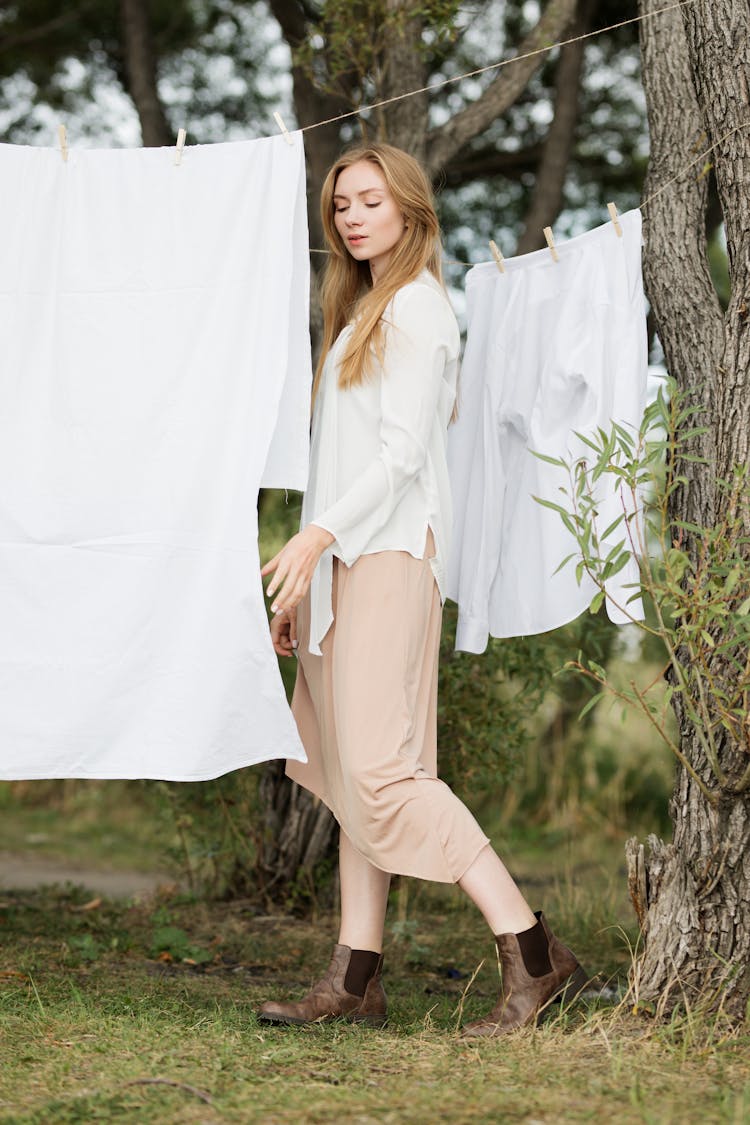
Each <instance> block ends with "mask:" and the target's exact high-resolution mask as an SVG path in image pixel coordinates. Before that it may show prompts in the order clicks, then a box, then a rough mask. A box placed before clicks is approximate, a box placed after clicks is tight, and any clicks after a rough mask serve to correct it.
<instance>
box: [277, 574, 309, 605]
mask: <svg viewBox="0 0 750 1125" xmlns="http://www.w3.org/2000/svg"><path fill="white" fill-rule="evenodd" d="M309 585H310V578H309V577H308V575H306V574H304V573H302V574H299V573H295V572H294V571H291V572H290V574H289V575H288V576H287V578H286V580H285V581H284V583H283V585H282V586H281V589H280V590H279V592H278V594H277V595H276V597H275V598H274V600H273V602H272V603H271V609H272V610H273V612H274V613H290V612H291V611H292V610H296V608H297V606H298V605H299V603H300V602H301V601H302V599H303V597H304V596H305V593H306V591H307V588H308V586H309ZM268 593H269V594H271V590H270V588H269V590H268Z"/></svg>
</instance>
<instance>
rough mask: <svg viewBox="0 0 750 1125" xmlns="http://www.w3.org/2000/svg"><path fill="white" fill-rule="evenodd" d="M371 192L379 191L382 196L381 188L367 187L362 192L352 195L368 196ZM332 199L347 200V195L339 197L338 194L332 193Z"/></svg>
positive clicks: (339, 194)
mask: <svg viewBox="0 0 750 1125" xmlns="http://www.w3.org/2000/svg"><path fill="white" fill-rule="evenodd" d="M372 191H379V192H380V193H381V195H382V193H383V188H381V187H368V188H364V189H363V190H362V191H355V193H354V194H355V195H369V194H370V192H372ZM333 198H334V199H348V198H349V196H348V195H341V193H340V192H334V195H333Z"/></svg>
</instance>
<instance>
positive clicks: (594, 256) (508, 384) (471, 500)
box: [448, 210, 648, 652]
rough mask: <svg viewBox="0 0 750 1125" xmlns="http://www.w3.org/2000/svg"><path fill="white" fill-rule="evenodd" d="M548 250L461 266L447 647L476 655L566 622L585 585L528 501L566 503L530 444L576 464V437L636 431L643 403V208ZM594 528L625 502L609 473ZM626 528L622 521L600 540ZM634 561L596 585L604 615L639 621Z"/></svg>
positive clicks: (584, 600) (569, 542)
mask: <svg viewBox="0 0 750 1125" xmlns="http://www.w3.org/2000/svg"><path fill="white" fill-rule="evenodd" d="M620 223H621V226H622V231H623V237H622V238H618V236H617V233H616V231H615V229H614V225H613V224H612V223H607V224H606V225H605V226H602V227H600V228H597V229H596V230H593V231H589V232H587V233H586V234H583V235H581V236H580V237H578V238H574V239H572V240H571V241H569V242H567V243H564V244H563V245H561V246H559V247H558V254H559V258H560V260H559V262H555V261H553V259H552V257H551V255H550V253H549V251H548V250H539V251H536V252H534V253H532V254H525V255H522V256H520V257H518V258H510V259H506V262H505V267H506V272H505V274H500V272H499V271H498V269H497V267H496V266H495V264H494V263H486V264H482V265H479V266H475V267H474V268H473V269H471V270H470V271H469V273H468V275H467V283H466V294H467V319H468V332H467V340H466V349H465V354H464V361H463V366H462V373H461V382H460V386H459V417H458V421H457V423H456V424H455V425H454V426H452V427H451V429H450V432H449V443H448V460H449V469H450V479H451V485H452V488H453V501H454V506H455V511H456V519H455V521H454V538H453V549H452V552H451V556H450V562H449V566H448V596H449V597H450V598H452V599H453V600H455V601H457V602H458V606H459V620H458V629H457V634H456V648H458V649H462V650H464V651H467V652H483V651H484V650H485V648H486V646H487V640H488V636H489V635H492V636H493V637H513V636H522V635H528V634H534V633H542V632H545V631H547V630H549V629H554V628H557V627H558V626H560V625H564V624H566V623H567V622H569V621H572V620H574V619H575V618H576V617H577V616H578V615H579V614H580V613H582V612H583V611H584V610H585V609H586V608H587V607H588V606H589V605H590V603H591V599H592V597H593V595H594V594H595V593H596V589H597V588H596V586H595V585H594V583H593V581H592V580H591V579H590V578H589V577H588V576H587V575H584V577H583V580H582V581H581V583H580V585H579V584H578V582H577V581H576V577H575V560H573V561H572V562H571V563H569V564H568V565H567V566H566V567H564V568H563V569H562V570H559V571H558V572H557V573H555V571H556V570H557V568H558V567H559V565H560V563H562V561H563V560H564V559H565V558H566V556H568V555H570V554H571V553H573V552H576V551H577V543H576V541H575V539H574V537H573V536H572V535H571V533H570V532H569V531H568V530H566V528H565V526H564V524H563V523H562V520H561V519H560V516H559V515H558V514H557V513H556V512H553V511H551V510H549V509H548V508H545V507H543V506H542V505H541V504H539V503H538V502H537V501H536V500H535V499H534V497H535V496H537V497H541V498H542V499H546V500H550V501H552V502H553V503H558V504H561V505H562V506H563V507H565V506H566V505H567V504H568V503H569V501H568V499H567V498H566V497H565V496H564V495H563V494H562V493H561V492H560V488H561V487H562V488H567V489H568V490H570V485H569V481H568V477H567V473H566V472H565V471H564V470H561V469H559V468H555V467H554V466H551V465H549V464H548V463H546V462H544V461H541V460H540V459H539V458H538V457H536V456H534V453H535V452H536V453H541V454H544V455H546V456H549V457H553V458H564V459H566V460H568V461H575V460H577V459H579V458H580V457H589V458H590V456H591V451H590V450H588V449H587V447H586V445H585V444H584V443H583V442H582V441H581V440H580V438H578V437H577V436H576V434H587V433H594V432H595V431H596V429H597V427H602V428H603V429H604V430H605V431H606V432H607V433H609V432H610V429H611V425H612V422H613V421H616V422H618V423H620V424H621V425H623V426H625V427H627V428H628V429H629V430H630V432H631V433H633V435H634V436H635V435H636V434H637V431H638V427H639V425H640V423H641V420H642V417H643V411H644V408H645V401H646V379H647V370H648V368H647V363H648V356H647V351H648V349H647V340H646V309H645V299H644V294H643V280H642V273H641V241H642V239H641V213H640V211H637V210H635V211H630V212H628V213H627V214H625V215H623V216H621V218H620ZM599 489H600V491H599V493H598V496H597V499H598V501H599V504H598V519H597V526H598V528H599V530H600V533H601V532H603V531H604V530H606V529H607V528H608V527H609V525H610V524H611V523H612V522H613V521H614V520H615V519H616V518H617V516H618V515H621V514H622V513H623V510H624V509H623V505H625V509H626V510H627V511H630V510H631V508H632V504H630V503H629V500H628V498H627V497H624V496H622V495H621V492H620V490H619V488H618V487H617V481H616V478H615V477H614V476H612V475H610V474H605V475H604V476H603V477H602V478H601V479H600V482H599ZM626 535H627V532H626V528H625V526H624V524H623V523H621V524H620V526H619V527H618V528H617V529H616V530H615V531H614V532H613V534H612V535H611V536H610V538H609V540H608V543H607V544H606V547H605V553H606V549H608V547H611V546H614V545H615V544H616V543H617V542H619V541H620V540H622V539H624V538H625V537H626ZM638 580H639V572H638V564H637V562H636V560H635V559H634V558H632V557H631V559H630V561H629V562H628V565H627V566H626V567H625V569H624V570H622V571H621V572H620V573H619V574H618V575H617V576H616V577H614V578H613V579H612V580H611V581H610V582H609V583H608V584H607V594H608V596H607V598H606V599H605V600H606V604H607V611H608V614H609V616H610V618H611V619H612V620H613V621H615V622H618V623H624V622H626V621H627V620H628V617H627V614H626V613H625V612H623V610H624V609H625V608H627V612H628V613H629V614H631V615H632V616H633V617H635V618H636V619H637V618H638V617H640V616H642V607H641V604H640V600H639V599H636V600H634V601H631V600H630V599H631V598H632V597H633V593H634V589H633V585H634V584H635V583H637V582H638Z"/></svg>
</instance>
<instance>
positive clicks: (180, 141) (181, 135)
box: [174, 129, 187, 164]
mask: <svg viewBox="0 0 750 1125" xmlns="http://www.w3.org/2000/svg"><path fill="white" fill-rule="evenodd" d="M186 136H187V133H186V132H185V130H184V129H178V130H177V144H176V145H175V150H174V162H175V164H182V150H183V149H184V147H185V137H186Z"/></svg>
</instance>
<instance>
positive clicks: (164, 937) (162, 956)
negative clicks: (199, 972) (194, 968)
mask: <svg viewBox="0 0 750 1125" xmlns="http://www.w3.org/2000/svg"><path fill="white" fill-rule="evenodd" d="M154 921H155V922H156V923H157V925H156V926H155V928H154V932H153V934H152V936H151V947H150V949H149V955H150V956H151V957H156V958H158V959H159V960H162V961H186V962H188V963H190V964H194V965H205V964H206V963H207V962H208V961H212V960H213V954H211V953H209V952H208V950H207V949H201V948H200V946H197V945H193V943H192V941H191V940H190V936H189V935H188V934H187V933H186V932H185V930H183V929H181V928H180V927H179V926H175V925H173V924H172V923H171V921H170V919H169V915H168V913H167V912H166V911H164V910H163V909H160V910H158V911H157V912H156V913H155V914H154Z"/></svg>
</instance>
